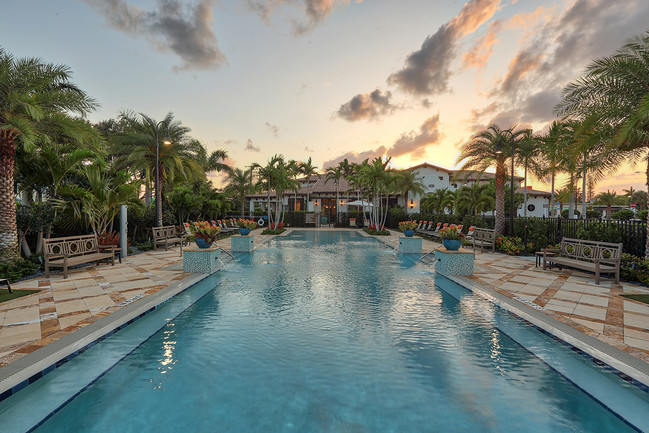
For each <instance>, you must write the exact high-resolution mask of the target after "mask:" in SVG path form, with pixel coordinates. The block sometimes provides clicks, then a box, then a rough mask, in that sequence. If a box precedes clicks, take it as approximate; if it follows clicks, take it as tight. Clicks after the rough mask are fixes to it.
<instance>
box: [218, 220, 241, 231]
mask: <svg viewBox="0 0 649 433" xmlns="http://www.w3.org/2000/svg"><path fill="white" fill-rule="evenodd" d="M217 225H218V226H219V227H221V233H232V232H234V231H237V230H239V229H238V228H236V227H228V226H227V224H226V223H225V221H224V220H218V221H217Z"/></svg>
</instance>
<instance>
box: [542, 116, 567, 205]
mask: <svg viewBox="0 0 649 433" xmlns="http://www.w3.org/2000/svg"><path fill="white" fill-rule="evenodd" d="M567 137H568V135H567V133H566V127H565V123H564V122H561V121H557V120H555V121H553V122H552V124H551V125H550V129H548V132H546V133H545V135H543V136H542V137H541V138H540V140H541V148H540V151H541V153H540V154H539V156H538V159H537V161H538V176H539V177H541V178H543V179H544V180H548V178H549V180H550V216H551V217H554V216H556V210H555V209H554V200H555V197H554V181H555V179H556V176H557V174H559V173H561V172H562V171H563V166H562V165H561V161H562V159H561V158H562V154H563V149H564V147H565V145H566V140H567Z"/></svg>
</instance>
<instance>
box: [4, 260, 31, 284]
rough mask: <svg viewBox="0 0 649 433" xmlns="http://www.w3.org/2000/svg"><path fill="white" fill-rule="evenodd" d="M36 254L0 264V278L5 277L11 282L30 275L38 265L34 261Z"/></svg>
mask: <svg viewBox="0 0 649 433" xmlns="http://www.w3.org/2000/svg"><path fill="white" fill-rule="evenodd" d="M37 257H38V256H31V257H30V259H27V260H25V259H18V260H14V261H13V263H2V264H0V278H6V279H8V280H9V282H11V283H13V282H16V281H18V280H19V279H20V278H22V277H25V276H28V275H32V274H33V273H34V272H36V270H37V269H38V268H39V267H40V264H39V263H38V262H37V261H36V260H37Z"/></svg>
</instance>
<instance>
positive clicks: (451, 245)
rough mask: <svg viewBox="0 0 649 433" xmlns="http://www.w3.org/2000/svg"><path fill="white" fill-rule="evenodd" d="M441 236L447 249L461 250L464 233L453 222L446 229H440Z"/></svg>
mask: <svg viewBox="0 0 649 433" xmlns="http://www.w3.org/2000/svg"><path fill="white" fill-rule="evenodd" d="M439 237H440V238H441V239H442V244H443V245H444V248H446V249H447V250H451V251H455V250H459V249H460V247H461V246H462V238H464V235H463V234H461V233H458V230H457V226H456V225H455V224H451V225H450V226H448V227H446V228H445V229H441V230H440V231H439Z"/></svg>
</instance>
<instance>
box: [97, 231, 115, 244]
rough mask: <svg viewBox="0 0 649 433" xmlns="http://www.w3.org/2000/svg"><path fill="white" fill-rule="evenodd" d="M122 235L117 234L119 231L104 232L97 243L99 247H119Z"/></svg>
mask: <svg viewBox="0 0 649 433" xmlns="http://www.w3.org/2000/svg"><path fill="white" fill-rule="evenodd" d="M119 241H120V235H119V233H117V230H115V231H114V232H112V233H111V232H103V233H102V234H100V235H99V237H98V238H97V243H99V245H117V246H119Z"/></svg>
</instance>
